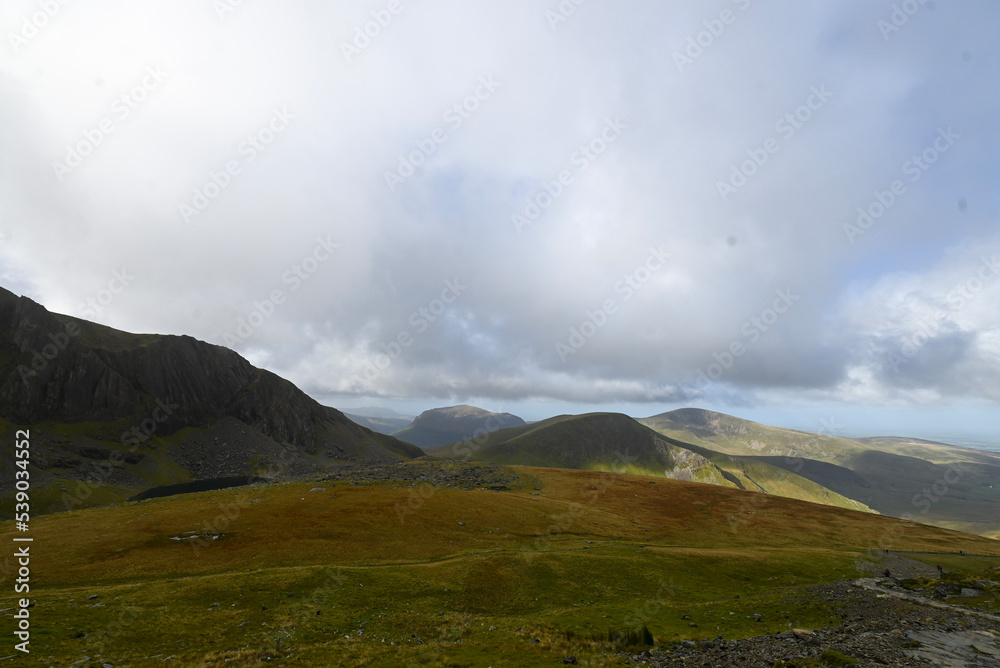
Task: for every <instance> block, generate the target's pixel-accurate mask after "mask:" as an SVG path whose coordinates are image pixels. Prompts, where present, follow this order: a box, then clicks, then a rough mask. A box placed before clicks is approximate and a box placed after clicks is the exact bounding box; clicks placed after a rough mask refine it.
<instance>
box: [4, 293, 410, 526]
mask: <svg viewBox="0 0 1000 668" xmlns="http://www.w3.org/2000/svg"><path fill="white" fill-rule="evenodd" d="M22 428H30V430H31V449H32V465H33V466H34V467H36V468H37V469H38V472H37V473H35V474H33V476H32V490H33V495H32V497H33V501H34V503H33V509H34V510H36V511H43V510H46V509H48V510H54V509H59V508H61V507H66V506H67V504H68V503H70V502H73V501H77V502H79V503H76V504H75V505H90V504H92V503H95V502H99V501H101V502H104V501H108V500H114V499H117V498H125V497H127V496H131V494H133V493H134V492H136V491H139V490H142V489H145V488H148V487H152V486H155V485H161V484H169V483H177V482H186V481H190V480H193V479H204V478H214V477H224V476H235V475H251V474H264V475H267V476H273V475H279V476H280V475H285V474H292V473H303V472H308V471H313V470H319V469H322V468H323V467H324V466H326V465H327V464H328V463H329V462H334V461H342V460H358V459H362V460H369V459H370V460H397V459H408V458H413V457H417V456H420V455H422V454H423V452H422V451H421V450H420V449H419V448H417V447H414V446H412V445H410V444H407V443H404V442H401V441H398V440H396V439H394V438H391V437H389V436H384V435H381V434H376V433H373V432H372V431H370V430H368V429H365V428H363V427H360V426H358V425H356V424H354V423H353V422H351V421H350V420H348V419H347V418H346V417H345V416H344V415H343V414H342V413H341V412H340V411H337V410H335V409H333V408H328V407H325V406H321V405H320V404H319V403H317V402H316V401H314V400H313V399H312V398H310V397H309V396H307V395H306V394H305V393H303V392H302V391H301V390H299V389H298V388H296V387H295V386H294V385H293V384H292V383H290V382H288V381H287V380H284V379H282V378H280V377H278V376H276V375H275V374H273V373H270V372H268V371H264V370H262V369H258V368H256V367H254V366H253V365H251V364H250V363H249V362H247V361H246V360H245V359H243V358H242V357H241V356H240V355H238V354H237V353H235V352H233V351H232V350H229V349H227V348H223V347H221V346H215V345H211V344H208V343H204V342H201V341H197V340H195V339H193V338H191V337H189V336H160V335H152V334H129V333H127V332H122V331H119V330H115V329H112V328H110V327H104V326H102V325H97V324H95V323H91V322H88V321H85V320H80V319H77V318H73V317H70V316H65V315H58V314H54V313H50V312H49V311H47V310H46V309H45V308H44V307H42V306H40V305H39V304H36V303H35V302H33V301H32V300H30V299H27V298H25V297H17V296H16V295H14V294H13V293H11V292H9V291H7V290H4V289H2V288H0V438H3V439H4V441H3V443H4V445H3V448H4V450H5V451H6V450H7V448H9V447H11V445H10V444H11V443H12V442H13V432H14V431H15V430H16V429H22ZM12 462H13V459H12V458H11V457H7V456H5V457H4V458H3V463H2V464H0V471H2V480H0V492H2V493H4V494H6V493H8V492H10V489H9V487H10V485H11V484H12V481H13V480H14V475H13V472H12ZM8 474H9V475H8ZM85 480H92V481H95V484H92V485H89V484H85V486H84V488H81V487H80V485H79V484H78V483H80V481H85ZM60 493H61V496H60ZM60 500H61V501H62V503H60Z"/></svg>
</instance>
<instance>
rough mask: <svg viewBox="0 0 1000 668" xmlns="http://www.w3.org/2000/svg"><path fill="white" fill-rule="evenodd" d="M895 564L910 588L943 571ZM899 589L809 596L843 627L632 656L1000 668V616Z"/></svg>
mask: <svg viewBox="0 0 1000 668" xmlns="http://www.w3.org/2000/svg"><path fill="white" fill-rule="evenodd" d="M888 561H889V566H890V571H892V572H893V573H894V574H895V573H898V574H899V577H900V578H902V579H904V581H905V579H907V578H917V577H927V576H928V575H931V574H932V573H935V569H933V568H931V567H929V566H926V565H925V564H921V563H919V562H916V561H913V560H910V559H906V558H905V557H901V556H899V555H891V556H890V557H889V558H888ZM872 566H874V565H872ZM879 568H881V566H880V567H879ZM899 582H900V580H898V579H891V578H873V577H870V578H861V579H859V580H855V581H844V582H838V583H835V584H828V585H821V586H817V587H813V588H812V589H811V590H810V591H809V594H808V595H810V596H816V597H820V598H823V599H825V600H827V601H829V602H830V603H831V604H832V606H831V607H832V610H833V611H834V614H837V615H838V616H840V617H841V619H842V621H843V624H842V626H837V627H827V628H822V629H812V630H805V629H790V630H788V631H786V632H784V633H781V634H777V635H769V636H759V637H756V638H746V639H743V640H725V639H718V638H717V639H715V640H712V641H707V642H706V641H703V642H699V643H695V642H692V641H688V642H686V643H684V644H681V645H675V646H668V647H662V648H657V649H653V650H650V651H646V652H643V653H641V654H631V653H630V654H627V655H625V656H627V657H628V658H629V660H630V661H631V662H632V663H633V664H634V665H638V666H650V667H653V668H665V667H667V666H712V667H719V668H724V667H728V666H741V667H748V668H757V667H760V668H765V667H766V668H772V667H774V666H781V667H785V668H792V667H799V666H842V665H854V666H858V667H859V668H866V667H868V666H899V667H904V666H920V667H926V666H944V667H946V668H1000V616H997V615H992V614H988V613H984V612H978V611H974V610H970V609H968V608H964V607H961V606H957V605H953V604H952V603H949V602H948V600H947V598H946V599H945V600H940V596H941V595H942V593H941V592H939V593H938V598H929V597H927V596H925V595H923V594H922V593H916V592H914V591H912V590H908V589H905V588H904V587H902V586H900V584H899ZM993 584H995V583H993ZM948 598H950V597H948ZM850 659H853V660H854V661H850Z"/></svg>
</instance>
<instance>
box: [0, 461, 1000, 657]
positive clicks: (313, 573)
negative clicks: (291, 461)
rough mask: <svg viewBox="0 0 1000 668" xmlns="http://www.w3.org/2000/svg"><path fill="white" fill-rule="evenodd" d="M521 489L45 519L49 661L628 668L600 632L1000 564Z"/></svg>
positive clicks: (220, 494)
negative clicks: (924, 563) (853, 583)
mask: <svg viewBox="0 0 1000 668" xmlns="http://www.w3.org/2000/svg"><path fill="white" fill-rule="evenodd" d="M517 471H518V472H519V473H520V475H521V476H522V477H523V478H524V479H525V480H530V481H532V482H531V484H527V485H522V486H521V487H520V488H519V489H516V490H515V491H510V492H492V491H484V490H473V491H461V490H456V489H443V488H433V489H429V490H427V491H424V492H423V493H418V492H416V491H415V490H414V489H413V488H401V487H392V486H366V487H352V486H348V485H333V484H331V483H328V482H327V483H322V482H309V483H289V484H280V485H272V486H255V487H252V488H244V489H239V490H222V491H217V492H206V493H201V494H192V495H186V496H181V497H171V498H164V499H156V500H151V501H144V502H140V503H130V504H125V505H122V506H118V507H107V508H93V509H87V510H82V511H76V512H72V513H63V514H59V515H52V516H48V517H43V518H39V519H37V520H35V521H34V522H33V524H32V531H31V535H32V537H33V538H34V539H35V542H34V543H33V545H32V557H33V558H32V562H31V563H32V573H33V578H34V579H33V586H32V596H33V600H34V601H35V602H36V607H35V608H34V609H33V614H34V615H35V616H36V619H38V620H39V621H38V622H36V627H35V628H36V632H35V635H34V636H33V640H32V642H33V645H32V648H33V651H35V652H37V653H38V655H40V656H47V657H48V656H51V657H52V659H51V660H52V662H53V663H55V664H57V665H66V664H69V663H72V662H75V661H80V660H81V659H83V657H85V656H89V657H91V661H99V662H109V663H112V664H113V665H116V666H126V665H128V666H146V665H176V666H210V665H211V666H216V665H220V666H221V665H230V666H261V665H265V663H266V658H267V657H271V658H273V659H279V660H280V661H279V663H278V664H277V665H280V664H281V663H284V664H285V665H297V666H332V665H345V666H353V665H374V666H408V665H424V666H445V665H449V666H450V665H480V663H481V662H488V663H485V664H483V665H498V664H497V663H495V662H496V661H497V660H498V657H507V659H510V658H511V657H514V656H516V657H518V665H522V666H548V665H552V664H553V663H557V662H558V661H559V659H560V658H561V657H562V656H564V655H565V654H568V653H573V654H575V655H576V656H577V657H578V660H580V662H581V664H583V665H586V663H585V662H586V661H591V660H593V661H603V662H605V665H619V664H618V663H617V659H616V658H615V657H613V656H610V655H609V654H608V652H607V650H606V649H603V648H602V647H601V646H600V645H599V644H597V643H593V642H590V641H589V640H587V638H588V637H589V634H591V633H597V634H606V632H607V629H608V628H609V627H610V628H615V629H626V628H630V627H633V626H636V627H638V626H641V624H643V623H644V624H647V625H648V627H649V628H650V629H651V630H652V632H653V634H654V635H655V636H656V638H657V639H658V640H660V641H671V640H678V639H681V638H701V637H714V636H715V635H717V634H720V633H721V634H723V635H725V636H726V637H741V636H748V635H756V634H761V633H773V632H775V631H778V630H783V629H787V628H788V624H789V623H791V624H793V625H794V626H802V627H807V628H808V627H815V626H818V625H821V624H826V623H830V622H832V621H835V620H832V619H831V618H830V613H829V611H828V610H827V609H826V608H825V607H824V605H823V604H821V603H819V602H816V601H813V600H811V599H809V598H802V597H800V596H798V595H797V593H796V592H800V591H801V590H802V588H803V587H805V586H808V585H811V584H816V583H820V582H827V581H831V580H834V579H840V578H847V577H852V576H855V575H856V571H855V565H854V564H855V561H856V560H857V559H859V558H862V557H864V556H865V554H866V552H868V551H870V550H872V549H881V548H883V547H889V548H892V549H896V550H906V551H912V552H942V551H946V552H955V551H957V550H960V549H961V550H965V551H966V552H968V553H970V554H971V553H975V554H994V555H1000V544H998V543H997V542H996V541H989V540H986V539H983V538H980V537H975V536H969V535H964V534H959V533H956V532H951V531H947V530H944V529H939V528H934V527H927V526H923V525H919V524H916V523H912V522H905V521H901V520H894V519H891V518H885V517H881V516H877V515H871V514H866V513H857V512H852V511H845V510H841V509H837V508H832V507H829V506H820V505H816V504H808V503H803V502H800V501H795V500H791V499H783V498H779V497H774V496H764V495H759V494H753V493H749V492H745V491H741V490H736V489H731V488H725V487H720V486H713V485H702V484H698V483H684V482H680V481H674V480H665V479H663V478H653V477H649V476H634V475H628V474H618V473H609V472H585V471H565V470H553V469H540V468H518V469H517ZM536 488H539V489H538V491H535V489H536ZM414 499H419V502H414ZM400 507H409V508H411V510H412V512H410V513H408V514H407V513H400V512H399V508H400ZM12 529H13V527H11V525H10V524H9V523H5V524H4V525H2V527H0V540H7V541H9V540H10V537H11V532H12ZM212 535H214V536H218V538H215V539H212V538H211V536H212ZM177 539H181V540H177ZM4 559H5V561H3V562H2V564H0V566H2V568H0V571H2V572H3V575H4V579H5V580H6V581H5V582H4V591H5V592H11V591H12V587H11V586H9V585H10V582H9V581H10V580H11V578H12V577H13V573H14V568H13V565H12V563H11V560H10V558H9V557H5V558H4ZM736 595H739V599H735V598H734V596H736ZM5 596H6V598H5V599H3V601H0V602H2V603H3V604H4V605H5V607H6V606H9V605H10V604H11V603H10V601H9V599H10V596H11V595H10V594H9V593H5ZM95 597H96V598H95ZM755 612H756V613H760V614H762V615H763V618H764V620H763V622H759V623H758V622H754V621H753V619H752V618H751V615H752V614H753V613H755ZM730 613H733V614H730ZM685 614H687V615H690V616H691V617H692V618H693V619H694V620H695V621H696V623H697V624H698V626H697V627H694V628H693V627H690V626H689V622H688V621H686V620H682V619H681V617H682V615H685ZM41 620H44V622H42V621H41ZM567 632H572V633H573V634H574V638H572V639H569V638H568V637H567ZM581 637H582V638H583V639H580V638H581ZM536 639H537V640H538V642H535V640H536ZM168 657H170V658H169V659H168ZM489 662H492V663H489ZM98 665H99V664H98ZM269 665H275V664H273V663H270V664H269Z"/></svg>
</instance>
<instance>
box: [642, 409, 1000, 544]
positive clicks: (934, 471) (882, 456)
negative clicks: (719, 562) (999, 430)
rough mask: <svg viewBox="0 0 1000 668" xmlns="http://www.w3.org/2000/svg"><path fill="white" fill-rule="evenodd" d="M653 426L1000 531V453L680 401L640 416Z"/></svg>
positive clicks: (920, 511)
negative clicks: (841, 432)
mask: <svg viewBox="0 0 1000 668" xmlns="http://www.w3.org/2000/svg"><path fill="white" fill-rule="evenodd" d="M640 422H641V423H643V424H644V425H646V426H648V427H650V428H652V429H655V430H656V431H657V432H658V433H660V434H662V435H664V436H669V437H671V438H676V439H679V440H682V441H686V442H689V443H692V444H695V445H698V446H701V447H704V448H709V449H711V450H715V451H717V452H722V453H727V454H730V455H738V456H740V457H743V458H745V459H752V460H754V461H758V462H761V463H766V464H769V465H771V466H776V467H779V468H782V469H785V470H788V471H794V472H796V473H798V474H799V475H801V476H803V477H805V478H808V479H809V480H812V481H813V482H815V483H817V484H819V485H822V486H823V487H826V488H828V489H830V490H833V491H835V492H837V493H839V494H841V495H843V496H846V497H848V498H851V499H854V500H856V501H860V502H862V503H864V504H866V505H868V506H870V507H872V508H874V509H875V510H877V511H879V512H880V513H884V514H887V515H893V516H895V517H903V516H912V517H913V519H916V520H918V521H921V522H925V523H928V524H936V525H939V526H943V527H947V528H952V529H959V530H961V531H966V532H969V533H977V534H980V535H984V536H989V537H993V538H1000V455H998V454H996V453H991V452H986V451H982V450H974V449H971V448H963V447H958V446H953V445H947V444H944V443H935V442H933V441H924V440H920V439H910V438H899V437H879V438H861V439H854V438H844V437H840V436H832V435H827V434H812V433H809V432H804V431H796V430H793V429H782V428H778V427H769V426H767V425H762V424H759V423H757V422H751V421H749V420H743V419H740V418H737V417H733V416H731V415H725V414H723V413H716V412H713V411H706V410H702V409H698V408H684V409H681V410H676V411H670V412H668V413H663V414H660V415H655V416H653V417H649V418H644V419H642V420H640Z"/></svg>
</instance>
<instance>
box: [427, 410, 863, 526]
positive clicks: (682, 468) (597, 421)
mask: <svg viewBox="0 0 1000 668" xmlns="http://www.w3.org/2000/svg"><path fill="white" fill-rule="evenodd" d="M428 454H430V455H433V456H436V457H444V458H466V459H474V460H478V461H489V462H495V463H498V464H518V465H524V466H545V467H552V468H565V469H580V470H588V471H615V472H618V473H636V474H644V475H655V476H662V477H666V478H672V479H676V480H690V481H696V482H704V483H710V484H714V485H722V486H725V487H736V488H740V489H748V490H751V491H758V492H766V493H769V494H775V495H777V496H785V497H789V498H795V499H801V500H805V501H812V502H816V503H823V504H826V505H834V506H838V507H842V508H851V509H854V510H866V511H868V510H870V509H869V508H867V507H866V506H865V505H864V504H862V503H858V502H856V501H853V500H851V499H849V498H846V497H844V496H842V495H840V494H837V493H835V492H832V491H831V490H829V489H825V488H824V487H822V486H821V485H819V484H816V483H815V482H812V481H810V480H807V479H805V478H802V477H801V476H799V475H796V474H795V473H793V472H787V471H783V470H782V469H780V468H779V467H775V466H773V465H771V464H768V463H766V462H756V461H753V460H750V459H746V458H741V457H733V456H728V455H722V454H719V453H717V452H713V451H711V450H708V449H706V448H701V447H697V446H692V445H690V444H688V443H683V442H681V441H678V440H676V439H673V438H669V437H664V436H662V435H661V434H658V433H657V432H655V431H653V430H652V429H650V428H648V427H646V426H644V425H642V424H639V423H638V422H637V421H636V420H634V419H632V418H630V417H629V416H627V415H622V414H620V413H589V414H585V415H562V416H559V417H554V418H550V419H548V420H542V421H541V422H536V423H533V424H530V425H523V426H520V427H513V428H510V429H503V430H500V431H497V432H493V433H492V434H489V435H488V436H486V435H484V436H481V437H479V438H473V439H469V440H467V441H464V442H461V443H455V444H452V445H450V446H446V447H439V448H435V449H429V450H428Z"/></svg>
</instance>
